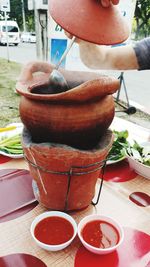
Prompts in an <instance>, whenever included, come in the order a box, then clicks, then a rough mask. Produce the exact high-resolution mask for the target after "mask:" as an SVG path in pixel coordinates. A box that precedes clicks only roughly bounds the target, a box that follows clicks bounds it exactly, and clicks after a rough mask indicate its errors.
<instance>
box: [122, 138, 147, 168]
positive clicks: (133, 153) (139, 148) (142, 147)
mask: <svg viewBox="0 0 150 267" xmlns="http://www.w3.org/2000/svg"><path fill="white" fill-rule="evenodd" d="M125 153H126V154H127V155H128V156H130V157H131V158H133V159H135V160H136V161H138V162H140V163H142V164H144V165H147V166H149V167H150V142H146V143H143V144H138V143H137V142H136V141H134V144H133V145H129V146H128V147H127V148H126V149H125Z"/></svg>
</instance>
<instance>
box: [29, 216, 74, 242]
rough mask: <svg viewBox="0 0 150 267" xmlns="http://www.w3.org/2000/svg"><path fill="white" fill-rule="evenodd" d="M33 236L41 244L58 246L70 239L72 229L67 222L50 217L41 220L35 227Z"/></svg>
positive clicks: (56, 217)
mask: <svg viewBox="0 0 150 267" xmlns="http://www.w3.org/2000/svg"><path fill="white" fill-rule="evenodd" d="M34 234H35V237H36V238H37V239H38V240H39V241H41V242H42V243H45V244H48V245H59V244H62V243H65V242H67V241H68V240H69V239H71V238H72V236H73V234H74V229H73V226H72V225H71V223H70V222H69V221H68V220H66V219H64V218H61V217H58V216H52V217H47V218H45V219H43V220H41V221H40V222H39V223H38V224H37V225H36V227H35V229H34Z"/></svg>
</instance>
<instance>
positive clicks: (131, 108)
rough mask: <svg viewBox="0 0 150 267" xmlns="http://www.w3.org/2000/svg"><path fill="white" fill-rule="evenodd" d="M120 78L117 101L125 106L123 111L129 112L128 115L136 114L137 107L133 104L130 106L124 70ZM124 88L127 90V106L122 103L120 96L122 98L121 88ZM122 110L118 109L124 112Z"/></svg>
mask: <svg viewBox="0 0 150 267" xmlns="http://www.w3.org/2000/svg"><path fill="white" fill-rule="evenodd" d="M118 79H119V80H120V88H119V90H118V93H117V97H116V101H115V102H116V103H117V104H118V105H119V106H121V107H123V108H124V109H123V110H122V111H123V112H125V113H127V114H128V115H130V114H134V113H136V108H135V107H133V106H130V104H129V98H128V93H127V88H126V84H125V80H124V72H121V74H120V76H119V77H118ZM122 86H123V88H124V91H125V96H126V100H127V106H125V105H123V104H121V103H120V102H119V98H120V91H121V88H122ZM122 111H118V112H122Z"/></svg>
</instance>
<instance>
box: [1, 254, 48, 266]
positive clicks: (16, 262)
mask: <svg viewBox="0 0 150 267" xmlns="http://www.w3.org/2000/svg"><path fill="white" fill-rule="evenodd" d="M0 267H46V265H45V263H44V262H43V261H41V260H40V259H38V258H36V257H34V256H32V255H28V254H23V253H18V254H11V255H7V256H4V257H0Z"/></svg>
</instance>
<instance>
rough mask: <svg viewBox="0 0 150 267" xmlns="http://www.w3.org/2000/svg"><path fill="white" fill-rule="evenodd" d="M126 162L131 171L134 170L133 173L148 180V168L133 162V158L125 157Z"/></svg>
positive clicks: (149, 169) (149, 170)
mask: <svg viewBox="0 0 150 267" xmlns="http://www.w3.org/2000/svg"><path fill="white" fill-rule="evenodd" d="M127 160H128V162H129V165H130V167H131V169H134V170H135V172H136V173H137V174H139V175H141V176H143V177H145V178H147V179H150V167H149V166H147V165H144V164H142V163H141V162H139V161H137V160H135V159H134V158H132V157H130V156H128V155H127Z"/></svg>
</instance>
